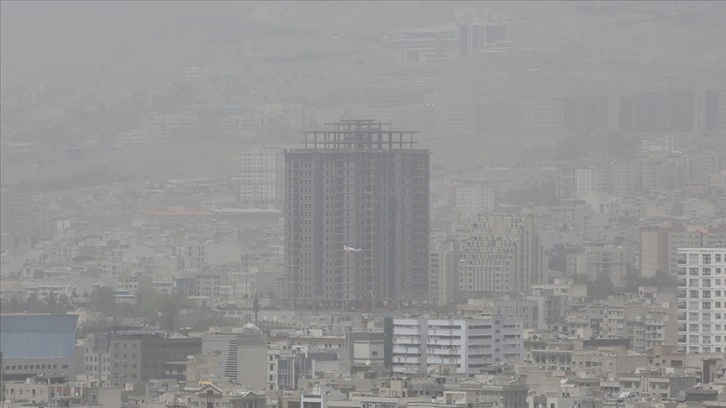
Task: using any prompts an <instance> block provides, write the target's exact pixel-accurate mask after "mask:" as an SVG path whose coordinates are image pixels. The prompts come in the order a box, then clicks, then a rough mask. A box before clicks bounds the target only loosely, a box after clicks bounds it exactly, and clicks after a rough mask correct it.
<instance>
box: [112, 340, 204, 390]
mask: <svg viewBox="0 0 726 408" xmlns="http://www.w3.org/2000/svg"><path fill="white" fill-rule="evenodd" d="M201 351H202V339H199V338H190V337H186V336H183V335H181V334H178V333H173V334H167V333H165V332H160V331H155V330H129V331H121V332H116V333H114V334H113V335H112V337H111V347H110V354H111V380H110V381H111V383H112V384H113V385H115V386H120V385H122V384H125V383H135V382H145V381H148V380H150V379H153V378H159V379H163V378H176V379H178V380H183V379H184V378H185V372H184V371H185V370H184V368H185V366H186V361H187V356H190V355H194V354H200V353H201Z"/></svg>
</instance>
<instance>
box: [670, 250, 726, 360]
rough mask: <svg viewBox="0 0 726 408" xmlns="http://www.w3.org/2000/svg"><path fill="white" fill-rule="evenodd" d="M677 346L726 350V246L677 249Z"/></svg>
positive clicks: (705, 350)
mask: <svg viewBox="0 0 726 408" xmlns="http://www.w3.org/2000/svg"><path fill="white" fill-rule="evenodd" d="M678 266H679V268H678V323H679V327H678V335H679V338H678V347H679V350H680V351H684V352H687V353H724V352H726V246H719V247H703V248H680V249H679V250H678Z"/></svg>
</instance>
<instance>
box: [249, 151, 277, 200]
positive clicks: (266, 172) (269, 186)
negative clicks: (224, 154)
mask: <svg viewBox="0 0 726 408" xmlns="http://www.w3.org/2000/svg"><path fill="white" fill-rule="evenodd" d="M283 174H284V173H283V154H282V152H281V151H277V150H253V151H250V152H244V153H242V155H241V158H240V184H239V200H240V205H241V206H242V208H277V209H281V208H282V202H283V192H284V190H283Z"/></svg>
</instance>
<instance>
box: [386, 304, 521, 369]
mask: <svg viewBox="0 0 726 408" xmlns="http://www.w3.org/2000/svg"><path fill="white" fill-rule="evenodd" d="M391 326H392V327H391V328H390V330H392V335H391V339H392V340H391V341H392V353H393V356H392V358H393V361H392V365H393V372H394V373H396V374H402V373H406V372H431V371H434V370H436V369H449V370H450V372H456V373H460V374H478V373H480V372H481V371H482V370H483V369H485V368H486V367H491V366H497V365H500V364H504V363H513V362H518V361H522V360H523V359H524V343H523V339H522V322H520V321H518V320H514V319H507V318H505V317H504V316H503V315H500V314H495V315H490V316H487V317H482V318H478V319H466V320H465V319H392V324H391Z"/></svg>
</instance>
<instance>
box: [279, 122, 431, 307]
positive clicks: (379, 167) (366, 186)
mask: <svg viewBox="0 0 726 408" xmlns="http://www.w3.org/2000/svg"><path fill="white" fill-rule="evenodd" d="M413 135H414V132H411V131H395V130H391V129H390V126H388V125H387V124H383V123H380V122H374V121H370V120H350V121H343V122H339V123H330V124H326V127H325V129H324V130H322V131H315V132H305V147H304V148H301V149H295V150H288V151H286V152H285V195H286V200H285V250H284V252H285V270H286V275H285V284H286V289H287V293H286V296H287V298H288V299H289V300H290V301H291V303H293V304H294V305H296V306H297V307H331V308H349V307H378V306H385V305H392V304H394V303H398V304H403V305H405V304H411V303H416V302H419V301H421V300H422V299H423V300H425V299H428V247H429V152H428V151H427V150H423V149H416V148H414V143H415V142H414V141H413Z"/></svg>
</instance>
